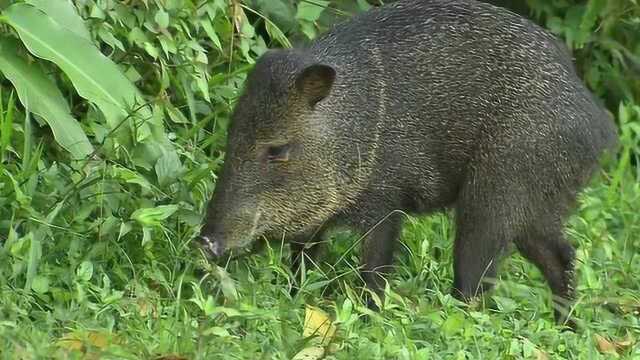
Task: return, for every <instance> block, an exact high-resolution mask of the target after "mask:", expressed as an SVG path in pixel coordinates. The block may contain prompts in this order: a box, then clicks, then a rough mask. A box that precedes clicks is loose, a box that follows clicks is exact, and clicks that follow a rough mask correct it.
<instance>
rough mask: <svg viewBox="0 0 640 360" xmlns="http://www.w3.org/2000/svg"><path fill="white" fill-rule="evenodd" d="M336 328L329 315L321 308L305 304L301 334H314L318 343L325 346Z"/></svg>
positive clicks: (307, 335)
mask: <svg viewBox="0 0 640 360" xmlns="http://www.w3.org/2000/svg"><path fill="white" fill-rule="evenodd" d="M335 332H336V328H335V326H334V325H333V322H332V321H331V319H330V318H329V316H328V315H327V314H326V313H325V312H324V311H322V310H320V309H318V308H316V307H313V306H310V305H307V307H306V309H305V316H304V329H303V330H302V336H304V337H309V336H316V337H317V338H319V339H321V340H320V345H323V346H326V345H327V344H329V342H331V339H332V338H333V335H334V334H335Z"/></svg>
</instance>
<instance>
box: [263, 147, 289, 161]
mask: <svg viewBox="0 0 640 360" xmlns="http://www.w3.org/2000/svg"><path fill="white" fill-rule="evenodd" d="M289 148H290V146H289V145H288V144H287V145H280V146H269V147H268V148H267V161H268V162H271V163H275V162H287V161H289Z"/></svg>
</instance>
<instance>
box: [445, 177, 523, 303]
mask: <svg viewBox="0 0 640 360" xmlns="http://www.w3.org/2000/svg"><path fill="white" fill-rule="evenodd" d="M481 189H483V184H479V183H475V182H471V183H469V184H466V185H465V188H463V191H462V192H461V193H460V197H459V199H458V204H457V208H456V239H455V243H454V254H453V255H454V258H453V268H454V269H453V270H454V281H453V295H454V296H456V297H457V298H459V299H461V300H465V301H466V300H469V299H471V298H473V297H476V296H478V295H480V294H482V293H483V292H485V291H487V290H489V289H491V288H492V287H493V285H494V284H495V281H496V277H497V268H498V263H499V261H500V259H501V257H502V255H503V253H504V251H505V249H506V246H507V244H509V242H511V241H512V240H513V235H514V232H515V230H514V228H513V227H514V224H515V223H516V222H517V221H516V220H515V219H514V216H515V214H517V213H518V212H517V211H513V210H511V209H509V208H508V207H509V206H511V205H510V204H509V202H506V201H500V199H496V198H491V197H490V196H489V195H491V194H488V192H487V191H482V190H481ZM493 195H495V194H493Z"/></svg>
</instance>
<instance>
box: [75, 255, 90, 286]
mask: <svg viewBox="0 0 640 360" xmlns="http://www.w3.org/2000/svg"><path fill="white" fill-rule="evenodd" d="M76 276H77V277H78V279H80V280H83V281H89V280H91V278H92V277H93V263H92V262H91V261H86V260H85V261H83V262H82V263H81V264H80V266H78V269H76Z"/></svg>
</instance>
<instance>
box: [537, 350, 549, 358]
mask: <svg viewBox="0 0 640 360" xmlns="http://www.w3.org/2000/svg"><path fill="white" fill-rule="evenodd" d="M533 352H534V353H535V354H536V360H549V354H547V353H546V352H545V351H542V350H538V349H535V350H533Z"/></svg>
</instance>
